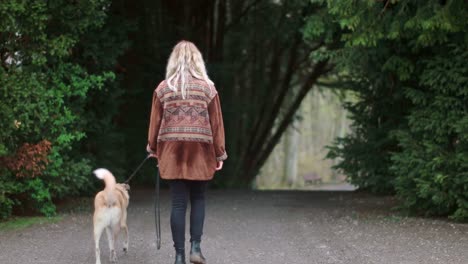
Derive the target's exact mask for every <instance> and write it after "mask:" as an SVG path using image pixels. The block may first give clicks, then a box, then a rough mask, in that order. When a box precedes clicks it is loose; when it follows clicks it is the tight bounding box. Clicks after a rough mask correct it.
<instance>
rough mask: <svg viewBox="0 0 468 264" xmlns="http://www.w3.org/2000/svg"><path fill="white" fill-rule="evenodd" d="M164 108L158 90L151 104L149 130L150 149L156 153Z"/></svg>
mask: <svg viewBox="0 0 468 264" xmlns="http://www.w3.org/2000/svg"><path fill="white" fill-rule="evenodd" d="M162 115H163V108H162V104H161V101H160V100H159V98H158V96H157V93H156V91H154V93H153V103H152V106H151V116H150V122H149V131H148V149H149V150H150V151H151V152H152V153H156V150H157V144H158V134H159V128H160V127H161V121H162Z"/></svg>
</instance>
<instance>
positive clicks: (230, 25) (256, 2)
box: [224, 0, 262, 32]
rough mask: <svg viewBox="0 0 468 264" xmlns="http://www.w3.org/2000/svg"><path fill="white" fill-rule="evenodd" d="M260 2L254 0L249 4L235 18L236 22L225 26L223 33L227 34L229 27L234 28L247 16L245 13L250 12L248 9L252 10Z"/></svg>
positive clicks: (259, 0)
mask: <svg viewBox="0 0 468 264" xmlns="http://www.w3.org/2000/svg"><path fill="white" fill-rule="evenodd" d="M261 1H262V0H255V1H254V2H252V3H250V5H248V6H247V7H246V8H245V9H244V10H243V11H242V12H241V13H240V15H239V16H238V17H236V20H233V21H232V22H231V23H230V24H229V25H226V27H225V28H224V32H228V31H229V30H230V29H231V27H233V26H235V25H236V24H237V23H239V22H240V21H241V19H242V18H243V17H244V16H246V15H247V13H248V12H249V11H250V9H252V8H253V7H255V6H256V5H257V4H259V3H260V2H261Z"/></svg>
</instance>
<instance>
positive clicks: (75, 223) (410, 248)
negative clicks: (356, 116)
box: [0, 190, 468, 264]
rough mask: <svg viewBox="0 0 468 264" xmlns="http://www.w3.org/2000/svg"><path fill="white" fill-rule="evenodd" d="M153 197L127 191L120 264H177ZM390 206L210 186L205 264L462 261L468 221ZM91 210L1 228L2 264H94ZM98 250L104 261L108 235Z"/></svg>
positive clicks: (362, 198) (358, 198) (165, 210)
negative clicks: (403, 212) (158, 232)
mask: <svg viewBox="0 0 468 264" xmlns="http://www.w3.org/2000/svg"><path fill="white" fill-rule="evenodd" d="M152 195H153V192H152V190H136V191H132V193H131V202H130V208H129V219H128V225H129V229H130V247H129V252H128V253H127V254H124V253H123V251H122V250H121V249H122V246H121V245H122V244H121V243H120V242H121V241H119V244H118V249H119V251H118V258H119V260H118V263H122V264H127V263H128V264H136V263H171V264H172V263H173V262H174V259H173V258H174V252H173V247H172V239H171V233H170V226H169V215H170V211H169V208H170V207H169V206H170V204H169V198H170V197H169V193H168V191H167V190H163V191H162V198H161V203H162V214H161V219H162V226H161V227H162V247H161V250H159V251H158V250H156V245H155V241H156V240H155V230H154V207H153V196H152ZM393 205H394V201H392V199H391V198H388V197H374V196H369V195H365V194H360V193H355V192H350V191H348V192H346V191H341V192H340V191H309V192H304V191H303V192H301V191H246V190H229V191H225V190H224V191H223V190H210V191H209V192H208V197H207V215H206V220H205V232H204V236H203V242H202V249H203V252H204V255H205V256H206V258H207V260H208V263H211V264H227V263H233V264H234V263H236V264H237V263H247V264H257V263H258V264H260V263H269V264H276V263H278V264H285V263H288V264H315V263H317V264H318V263H324V264H325V263H327V264H332V263H333V264H338V263H340V264H367V263H369V264H370V263H373V264H387V263H388V264H416V263H421V264H431V263H434V264H435V263H440V264H448V263H449V264H468V225H467V224H459V223H453V222H450V221H446V220H438V219H424V218H416V217H404V216H400V215H399V214H398V213H397V212H395V211H392V210H391V207H392V206H393ZM89 206H91V203H89ZM90 208H91V207H85V208H84V209H82V210H78V212H76V213H70V214H66V215H64V217H63V220H62V221H60V222H58V223H50V224H40V225H35V226H32V227H29V228H26V229H23V230H20V231H0V263H1V264H28V263H34V264H36V263H49V264H50V263H60V264H61V263H63V264H75V263H76V264H78V263H79V264H82V263H94V262H95V257H94V243H93V239H92V211H91V209H90ZM187 223H188V222H187ZM186 232H187V233H188V227H187V229H186ZM188 238H189V236H188V235H187V240H188ZM188 246H189V243H188V242H187V243H186V248H187V250H188ZM101 253H102V263H103V264H104V263H109V259H108V247H107V241H106V238H105V236H103V237H102V239H101Z"/></svg>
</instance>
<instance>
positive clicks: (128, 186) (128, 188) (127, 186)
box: [123, 183, 130, 191]
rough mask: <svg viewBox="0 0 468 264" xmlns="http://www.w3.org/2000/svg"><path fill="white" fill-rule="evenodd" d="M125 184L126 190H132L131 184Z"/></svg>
mask: <svg viewBox="0 0 468 264" xmlns="http://www.w3.org/2000/svg"><path fill="white" fill-rule="evenodd" d="M123 186H124V187H125V190H127V191H130V185H128V184H126V183H124V184H123Z"/></svg>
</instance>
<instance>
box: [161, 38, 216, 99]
mask: <svg viewBox="0 0 468 264" xmlns="http://www.w3.org/2000/svg"><path fill="white" fill-rule="evenodd" d="M189 74H190V75H191V76H193V77H195V78H197V79H200V80H204V81H205V82H206V83H207V84H208V86H209V87H210V93H211V91H212V90H213V89H212V86H213V85H214V83H213V81H211V80H210V78H209V77H208V74H207V73H206V68H205V63H204V62H203V57H202V54H201V53H200V51H199V50H198V49H197V47H196V46H195V44H193V43H192V42H190V41H186V40H182V41H180V42H179V43H177V45H175V47H174V49H173V50H172V53H171V55H170V56H169V61H168V62H167V68H166V83H167V85H168V86H169V88H170V89H171V90H173V91H174V92H177V90H178V89H177V86H179V87H180V91H181V93H182V98H183V99H185V97H186V96H187V86H186V80H187V76H188V75H189Z"/></svg>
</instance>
